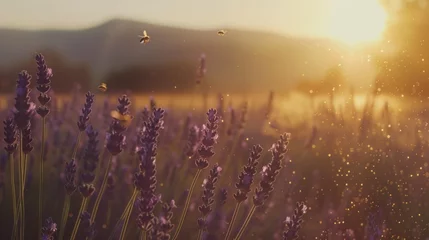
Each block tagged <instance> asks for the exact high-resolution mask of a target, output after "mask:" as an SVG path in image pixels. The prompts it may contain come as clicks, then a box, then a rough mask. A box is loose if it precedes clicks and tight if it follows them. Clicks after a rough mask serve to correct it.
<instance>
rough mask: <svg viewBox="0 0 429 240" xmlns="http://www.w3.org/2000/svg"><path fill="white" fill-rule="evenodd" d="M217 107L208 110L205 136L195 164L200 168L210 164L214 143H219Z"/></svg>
mask: <svg viewBox="0 0 429 240" xmlns="http://www.w3.org/2000/svg"><path fill="white" fill-rule="evenodd" d="M216 113H217V111H216V109H213V108H212V109H210V110H209V111H208V112H207V124H206V125H205V127H204V129H203V130H204V138H203V139H202V141H201V145H200V147H199V149H198V155H199V158H198V159H196V160H195V165H196V166H197V167H198V168H199V169H200V170H202V169H205V168H207V167H208V166H209V161H208V160H209V159H210V158H211V157H213V155H214V154H215V153H214V145H215V144H216V143H217V138H218V133H217V128H218V121H219V118H218V116H217V115H216Z"/></svg>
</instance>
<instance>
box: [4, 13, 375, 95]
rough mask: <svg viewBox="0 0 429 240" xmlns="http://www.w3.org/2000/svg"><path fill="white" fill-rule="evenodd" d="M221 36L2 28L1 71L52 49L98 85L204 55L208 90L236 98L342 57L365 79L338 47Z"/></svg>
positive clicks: (269, 36)
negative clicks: (82, 67) (143, 37)
mask: <svg viewBox="0 0 429 240" xmlns="http://www.w3.org/2000/svg"><path fill="white" fill-rule="evenodd" d="M143 30H146V31H147V33H148V34H149V36H150V37H151V42H150V43H149V44H146V45H142V44H140V43H139V38H138V36H137V35H139V34H142V31H143ZM226 30H227V34H226V35H225V36H218V35H217V31H218V29H213V30H191V29H185V28H176V27H169V26H162V25H155V24H148V23H143V22H137V21H130V20H123V19H114V20H110V21H108V22H105V23H103V24H101V25H98V26H95V27H91V28H86V29H81V30H38V31H34V30H31V31H30V30H17V29H0V39H1V41H0V68H8V67H10V66H13V65H14V64H18V63H19V62H21V61H24V60H28V59H29V58H31V57H32V56H33V54H34V53H35V52H36V51H43V50H44V49H49V50H51V51H55V52H58V53H59V54H60V55H61V56H65V57H66V58H67V60H68V61H71V62H77V63H82V64H87V65H88V66H89V67H90V69H91V76H92V84H93V85H95V84H98V83H99V82H100V81H101V80H102V79H106V78H108V77H109V75H110V74H111V73H112V72H117V71H123V70H124V69H126V68H128V67H133V68H134V69H135V68H136V67H138V66H145V68H147V67H150V66H154V67H155V68H156V69H162V66H163V65H183V66H185V67H187V68H193V66H195V70H196V68H197V65H198V58H199V56H200V55H201V54H202V53H204V54H205V55H206V56H207V75H206V78H207V81H208V82H209V83H210V85H211V86H212V88H214V89H220V88H223V89H225V86H226V87H228V89H229V90H231V91H240V90H243V86H245V89H246V90H249V91H251V90H256V91H259V90H267V89H279V88H286V87H287V86H288V84H290V83H293V82H296V81H297V80H298V79H300V78H302V77H303V76H305V77H309V78H317V77H319V76H323V74H324V73H325V72H326V70H327V69H329V68H330V67H332V66H335V65H338V64H339V63H341V62H344V56H352V57H353V58H354V60H353V61H352V62H353V65H351V66H350V67H349V69H346V76H349V78H351V80H354V81H356V80H359V78H365V77H367V76H365V74H364V73H365V72H366V71H365V69H363V68H367V67H368V66H366V65H359V64H356V63H360V62H359V61H358V59H360V58H362V56H364V54H361V56H358V55H355V54H353V53H350V50H349V49H348V48H347V47H345V46H344V45H341V44H339V43H338V42H335V41H331V40H324V39H311V38H298V37H293V36H282V35H277V34H274V33H264V32H258V31H248V30H239V29H226ZM42 53H43V52H42ZM47 62H48V63H49V59H47ZM345 65H347V64H345ZM362 70H363V71H362ZM192 71H193V70H192ZM54 72H55V69H54ZM155 80H156V77H155ZM163 81H166V80H163ZM190 81H193V80H192V79H190ZM163 84H169V83H168V82H165V83H163Z"/></svg>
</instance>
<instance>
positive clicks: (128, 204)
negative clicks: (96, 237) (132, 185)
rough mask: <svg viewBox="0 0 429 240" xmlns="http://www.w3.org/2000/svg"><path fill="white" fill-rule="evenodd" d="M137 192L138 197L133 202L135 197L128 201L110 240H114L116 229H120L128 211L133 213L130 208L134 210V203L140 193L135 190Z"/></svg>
mask: <svg viewBox="0 0 429 240" xmlns="http://www.w3.org/2000/svg"><path fill="white" fill-rule="evenodd" d="M135 191H136V195H135V197H134V200H133V197H131V198H130V200H129V201H128V203H127V206H126V207H125V209H124V211H123V212H122V214H121V217H120V218H119V220H118V222H116V224H115V227H114V228H113V232H112V234H110V237H109V240H111V239H113V235H114V234H115V232H116V229H118V227H119V225H120V223H121V220H124V219H125V216H126V215H127V214H128V211H130V212H132V210H130V208H131V209H132V206H133V205H134V202H135V199H136V197H137V193H138V192H137V190H135ZM130 214H131V213H130Z"/></svg>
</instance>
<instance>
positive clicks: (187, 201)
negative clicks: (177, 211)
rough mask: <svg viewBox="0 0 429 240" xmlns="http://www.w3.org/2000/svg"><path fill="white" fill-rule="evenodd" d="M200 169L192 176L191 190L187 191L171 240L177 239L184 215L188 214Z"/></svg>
mask: <svg viewBox="0 0 429 240" xmlns="http://www.w3.org/2000/svg"><path fill="white" fill-rule="evenodd" d="M201 171H202V170H201V169H198V170H197V173H196V174H195V176H194V179H193V180H192V183H191V188H190V189H189V193H188V196H187V197H186V202H185V206H184V207H183V211H182V215H181V216H180V220H179V225H178V226H177V230H176V233H175V234H174V237H173V240H176V239H177V237H179V233H180V229H181V228H182V226H183V222H184V221H185V217H186V213H187V212H188V208H189V204H190V203H191V196H192V192H193V191H194V188H195V184H196V183H197V180H198V177H199V176H200V174H201Z"/></svg>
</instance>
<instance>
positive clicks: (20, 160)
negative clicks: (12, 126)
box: [13, 131, 23, 240]
mask: <svg viewBox="0 0 429 240" xmlns="http://www.w3.org/2000/svg"><path fill="white" fill-rule="evenodd" d="M22 172H23V154H22V131H20V132H19V162H18V182H19V183H18V185H19V186H18V188H19V189H18V191H19V192H18V215H19V217H18V219H17V222H16V228H15V230H18V229H19V230H18V232H19V235H18V236H19V238H21V224H20V222H19V221H22V188H23V187H22V185H23V183H22ZM18 224H19V225H18ZM13 240H15V239H13Z"/></svg>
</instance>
